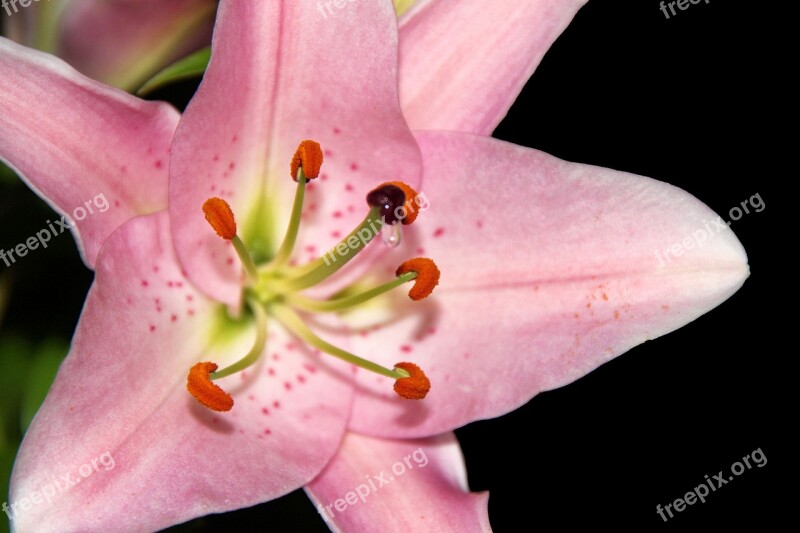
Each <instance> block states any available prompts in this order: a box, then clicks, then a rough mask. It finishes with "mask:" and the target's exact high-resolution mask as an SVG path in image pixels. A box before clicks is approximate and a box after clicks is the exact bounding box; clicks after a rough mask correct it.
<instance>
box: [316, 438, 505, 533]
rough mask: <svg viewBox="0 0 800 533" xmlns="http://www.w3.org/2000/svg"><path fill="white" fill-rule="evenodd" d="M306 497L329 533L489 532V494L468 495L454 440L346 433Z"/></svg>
mask: <svg viewBox="0 0 800 533" xmlns="http://www.w3.org/2000/svg"><path fill="white" fill-rule="evenodd" d="M306 493H308V495H309V497H310V498H311V499H312V500H313V501H314V505H315V506H316V507H317V511H318V512H319V513H320V514H321V515H322V517H323V518H324V519H325V521H326V522H327V523H328V525H329V526H330V528H331V529H332V530H334V531H353V532H357V531H378V530H380V531H491V527H490V525H489V516H488V508H487V504H488V501H489V494H488V493H487V492H482V493H471V492H469V488H468V487H467V472H466V469H465V467H464V457H463V456H462V455H461V447H460V446H459V445H458V441H457V440H456V438H455V435H453V434H452V433H447V434H444V435H439V436H436V437H431V438H428V439H419V440H383V439H375V438H371V437H365V436H361V435H358V434H355V433H348V434H347V435H346V436H345V439H344V441H343V442H342V447H341V449H340V450H339V453H338V454H337V455H336V457H334V459H333V461H331V463H330V464H329V465H328V466H327V467H326V468H325V470H324V471H323V472H322V474H320V475H319V477H317V478H316V479H315V480H314V481H312V482H311V483H310V484H309V485H308V486H307V487H306Z"/></svg>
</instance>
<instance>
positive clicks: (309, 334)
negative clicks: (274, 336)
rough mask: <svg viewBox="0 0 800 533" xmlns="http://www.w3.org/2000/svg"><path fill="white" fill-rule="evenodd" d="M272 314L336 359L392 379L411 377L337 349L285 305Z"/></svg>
mask: <svg viewBox="0 0 800 533" xmlns="http://www.w3.org/2000/svg"><path fill="white" fill-rule="evenodd" d="M270 314H271V315H272V316H273V317H274V318H275V319H276V320H277V321H278V322H280V323H281V324H283V327H285V328H286V329H287V330H288V331H290V332H292V333H293V334H294V335H295V336H297V337H298V338H299V339H302V340H303V341H305V342H306V343H308V344H309V345H310V346H313V347H315V348H319V349H320V350H322V351H323V352H325V353H328V354H330V355H332V356H334V357H338V358H339V359H342V360H344V361H347V362H348V363H350V364H353V365H355V366H358V367H361V368H363V369H364V370H369V371H370V372H375V373H376V374H380V375H381V376H386V377H388V378H392V379H401V378H407V377H409V376H410V375H411V374H409V373H408V372H406V371H405V370H403V369H402V368H397V369H395V370H389V369H388V368H385V367H382V366H381V365H378V364H376V363H373V362H372V361H367V360H366V359H363V358H361V357H358V356H357V355H353V354H351V353H350V352H346V351H344V350H342V349H341V348H337V347H336V346H334V345H333V344H330V343H328V342H326V341H324V340H322V339H321V338H319V337H317V336H316V334H314V332H313V331H311V330H310V329H309V328H308V326H306V325H305V323H304V322H303V320H302V319H301V318H300V317H299V316H298V315H297V313H295V312H294V311H292V310H291V309H290V308H288V307H286V306H284V305H275V306H272V307H270Z"/></svg>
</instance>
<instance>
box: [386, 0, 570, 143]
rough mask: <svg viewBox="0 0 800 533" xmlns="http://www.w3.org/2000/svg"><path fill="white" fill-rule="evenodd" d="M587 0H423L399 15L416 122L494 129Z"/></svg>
mask: <svg viewBox="0 0 800 533" xmlns="http://www.w3.org/2000/svg"><path fill="white" fill-rule="evenodd" d="M585 3H586V0H526V1H524V2H520V1H519V0H500V1H496V2H492V3H491V5H489V4H487V3H486V2H485V1H481V0H422V1H420V2H417V3H416V4H415V5H414V7H413V8H412V9H410V10H409V11H408V12H407V13H406V14H405V15H404V16H403V17H402V18H401V19H400V99H401V102H402V107H403V112H404V114H405V116H406V120H408V123H409V125H410V126H411V128H412V129H414V130H417V129H419V130H424V129H429V130H453V131H464V132H471V133H479V134H485V135H489V134H490V133H491V132H492V130H494V128H495V127H496V126H497V125H498V124H499V123H500V121H501V120H502V119H503V117H505V115H506V112H507V111H508V109H509V108H510V107H511V104H513V103H514V100H515V99H516V98H517V95H518V94H519V92H520V91H521V90H522V87H523V85H525V82H526V81H527V80H528V78H529V77H530V76H531V74H533V71H534V70H535V69H536V67H537V66H538V65H539V62H540V61H541V60H542V57H543V56H544V54H545V52H547V50H548V49H549V48H550V45H551V44H552V43H553V41H555V40H556V38H557V37H558V36H559V35H560V34H561V32H562V31H564V28H566V27H567V25H568V24H569V23H570V22H571V21H572V18H573V16H574V15H575V13H576V12H577V11H578V9H580V8H581V6H583V4H585Z"/></svg>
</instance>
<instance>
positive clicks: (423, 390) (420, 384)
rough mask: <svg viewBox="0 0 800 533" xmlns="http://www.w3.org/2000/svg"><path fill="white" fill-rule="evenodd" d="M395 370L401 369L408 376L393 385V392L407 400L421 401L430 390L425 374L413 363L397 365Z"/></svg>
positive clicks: (429, 383)
mask: <svg viewBox="0 0 800 533" xmlns="http://www.w3.org/2000/svg"><path fill="white" fill-rule="evenodd" d="M394 367H395V369H398V368H401V369H403V370H405V371H406V372H408V374H409V376H408V377H405V378H400V379H398V380H397V381H395V383H394V391H395V392H396V393H397V394H399V395H400V396H402V397H403V398H405V399H407V400H421V399H423V398H424V397H425V396H427V395H428V391H430V390H431V382H430V380H429V379H428V377H427V376H426V375H425V372H423V371H422V369H420V367H418V366H417V365H415V364H414V363H397V364H396V365H394Z"/></svg>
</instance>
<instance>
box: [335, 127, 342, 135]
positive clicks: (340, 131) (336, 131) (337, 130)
mask: <svg viewBox="0 0 800 533" xmlns="http://www.w3.org/2000/svg"><path fill="white" fill-rule="evenodd" d="M333 133H335V134H336V135H339V134H340V133H342V130H340V129H339V128H333Z"/></svg>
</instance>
